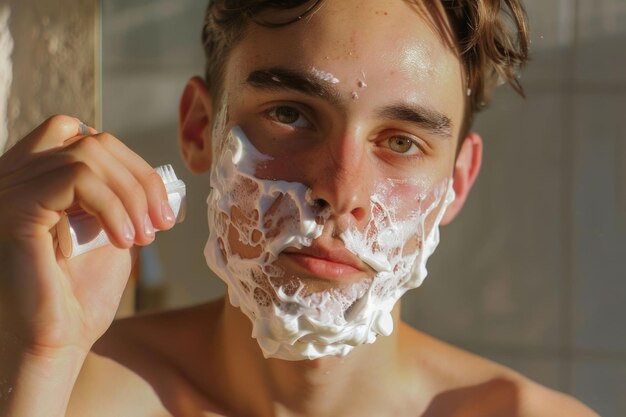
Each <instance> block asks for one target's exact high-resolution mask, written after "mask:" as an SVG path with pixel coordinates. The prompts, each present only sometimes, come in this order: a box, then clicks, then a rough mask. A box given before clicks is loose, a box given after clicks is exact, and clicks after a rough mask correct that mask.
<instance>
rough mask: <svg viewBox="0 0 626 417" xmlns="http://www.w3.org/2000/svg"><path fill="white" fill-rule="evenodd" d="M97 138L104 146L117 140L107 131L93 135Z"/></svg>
mask: <svg viewBox="0 0 626 417" xmlns="http://www.w3.org/2000/svg"><path fill="white" fill-rule="evenodd" d="M94 137H96V138H97V139H98V141H99V142H100V143H101V144H102V145H105V146H110V145H113V144H115V142H118V139H117V138H116V137H115V136H113V135H112V134H110V133H108V132H102V133H98V134H96V135H94Z"/></svg>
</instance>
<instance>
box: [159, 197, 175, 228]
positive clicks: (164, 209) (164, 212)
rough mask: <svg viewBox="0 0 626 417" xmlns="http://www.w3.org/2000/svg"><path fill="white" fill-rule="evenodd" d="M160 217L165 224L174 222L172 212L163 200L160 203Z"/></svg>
mask: <svg viewBox="0 0 626 417" xmlns="http://www.w3.org/2000/svg"><path fill="white" fill-rule="evenodd" d="M161 216H162V217H163V221H164V222H165V223H167V224H172V223H174V221H175V220H176V216H175V215H174V211H173V210H172V207H171V206H170V203H169V201H167V200H163V202H162V203H161Z"/></svg>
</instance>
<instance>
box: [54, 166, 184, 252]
mask: <svg viewBox="0 0 626 417" xmlns="http://www.w3.org/2000/svg"><path fill="white" fill-rule="evenodd" d="M155 171H156V172H157V173H158V174H159V176H160V177H161V179H162V180H163V184H164V185H165V190H166V191H167V200H168V201H169V203H170V206H171V207H172V211H173V212H174V215H175V216H176V223H181V222H182V221H183V220H184V219H185V213H186V207H187V204H186V188H185V183H184V182H183V181H181V180H179V179H178V178H177V177H176V174H175V173H174V170H173V169H172V166H171V165H163V166H160V167H158V168H156V169H155ZM56 232H57V242H58V244H59V248H60V249H61V253H62V254H63V256H65V257H66V258H72V257H74V256H78V255H81V254H83V253H85V252H89V251H91V250H93V249H96V248H99V247H102V246H105V245H108V244H109V243H110V241H109V238H108V236H107V234H106V232H105V231H104V230H103V229H102V226H100V222H99V221H98V219H97V218H95V217H93V216H91V215H90V214H87V213H85V212H84V211H83V210H82V209H78V210H72V211H68V212H67V213H66V215H65V216H64V217H63V219H62V220H61V221H60V222H59V223H58V224H57V227H56Z"/></svg>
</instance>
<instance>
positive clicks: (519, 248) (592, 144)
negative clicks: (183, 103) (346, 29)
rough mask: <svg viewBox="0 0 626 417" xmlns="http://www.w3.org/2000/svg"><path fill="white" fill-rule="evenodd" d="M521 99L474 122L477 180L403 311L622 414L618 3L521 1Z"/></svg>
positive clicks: (622, 138) (625, 190)
mask: <svg viewBox="0 0 626 417" xmlns="http://www.w3.org/2000/svg"><path fill="white" fill-rule="evenodd" d="M526 5H527V9H528V13H529V16H530V22H531V30H532V38H533V42H532V56H533V60H532V62H531V63H530V65H529V67H528V69H527V71H525V72H524V74H523V76H522V82H523V84H524V86H525V88H526V92H527V95H528V98H527V99H526V100H520V99H518V98H516V97H514V94H513V93H512V92H511V91H509V90H506V89H503V90H501V91H499V92H498V93H497V95H496V97H495V100H494V102H493V105H492V108H491V109H489V110H487V111H486V112H485V113H484V114H483V115H481V116H480V118H479V120H478V123H477V126H476V129H477V130H478V131H479V132H480V133H482V135H483V137H484V139H485V144H486V148H485V161H484V167H483V171H482V174H481V177H480V179H479V181H478V183H477V185H476V189H475V190H474V194H473V195H472V196H471V197H470V200H469V201H468V204H467V206H466V208H465V211H464V212H463V213H462V214H461V216H460V218H459V219H458V221H457V222H456V223H455V224H452V225H450V226H449V227H447V230H444V231H443V236H442V244H441V247H440V249H439V252H438V253H437V254H436V255H435V256H434V258H433V259H432V262H431V268H430V270H431V277H430V278H429V279H428V280H427V281H426V283H425V285H424V286H423V288H421V289H419V290H417V291H415V292H414V293H413V294H410V295H408V296H407V297H406V299H405V300H404V305H403V310H404V313H405V316H406V317H407V319H409V318H412V319H413V320H412V321H413V323H414V324H415V325H416V326H417V327H419V328H421V329H424V330H426V331H427V332H429V333H432V334H434V335H436V336H439V337H441V338H443V339H445V340H449V341H451V342H453V343H455V344H458V345H460V346H463V347H465V348H467V349H469V350H471V351H474V352H477V353H479V354H481V355H485V356H488V357H491V358H493V359H495V360H497V361H499V362H502V363H505V364H507V365H509V366H512V367H513V368H515V369H518V370H519V371H520V372H522V373H524V374H526V375H528V376H530V377H532V378H534V379H536V380H538V381H540V382H542V383H544V384H546V385H548V386H551V387H554V388H557V389H559V390H562V391H566V392H570V393H572V394H574V395H575V396H576V397H578V398H580V399H581V400H583V401H584V402H585V403H587V404H589V405H590V406H591V407H592V408H594V409H595V410H597V411H598V412H599V413H600V414H601V415H602V416H609V417H610V416H613V417H618V416H624V415H626V325H625V324H624V319H625V318H626V302H624V300H625V299H626V225H625V223H626V205H625V203H624V202H625V201H626V197H625V195H626V181H625V175H624V172H625V171H626V153H625V152H626V151H625V148H626V119H625V118H624V114H625V112H626V24H624V21H626V2H624V1H619V0H613V1H608V0H605V1H595V0H578V1H575V0H560V1H553V2H544V1H537V0H535V1H531V0H528V1H527V2H526Z"/></svg>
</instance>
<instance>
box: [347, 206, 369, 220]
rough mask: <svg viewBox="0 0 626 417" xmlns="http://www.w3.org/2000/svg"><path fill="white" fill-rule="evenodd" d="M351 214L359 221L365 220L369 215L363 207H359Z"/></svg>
mask: <svg viewBox="0 0 626 417" xmlns="http://www.w3.org/2000/svg"><path fill="white" fill-rule="evenodd" d="M350 213H351V214H352V216H353V217H354V218H355V219H356V220H357V221H360V220H363V218H365V216H366V214H367V213H366V211H365V209H364V208H363V207H357V208H355V209H354V210H352V211H351V212H350Z"/></svg>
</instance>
